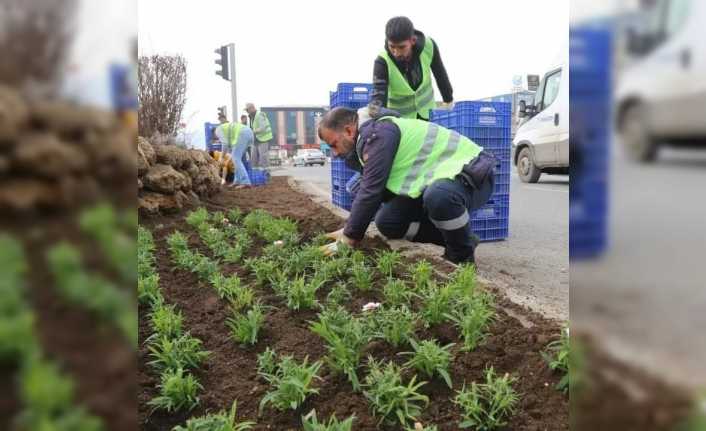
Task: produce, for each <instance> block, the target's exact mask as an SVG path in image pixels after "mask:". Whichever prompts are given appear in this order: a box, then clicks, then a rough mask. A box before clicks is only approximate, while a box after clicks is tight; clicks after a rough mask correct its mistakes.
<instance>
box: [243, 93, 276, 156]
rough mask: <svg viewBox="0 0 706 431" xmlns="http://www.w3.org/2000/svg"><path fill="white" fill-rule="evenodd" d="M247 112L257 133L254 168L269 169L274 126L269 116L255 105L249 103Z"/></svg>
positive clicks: (246, 106) (246, 107) (253, 129)
mask: <svg viewBox="0 0 706 431" xmlns="http://www.w3.org/2000/svg"><path fill="white" fill-rule="evenodd" d="M245 110H246V111H247V113H248V117H250V127H252V131H253V133H255V145H254V148H253V152H252V163H253V167H254V166H257V167H259V168H263V169H264V168H267V167H268V166H269V162H270V142H272V126H270V120H269V119H268V118H267V115H266V114H265V113H264V112H262V111H258V110H257V109H255V105H254V104H252V103H248V104H246V105H245Z"/></svg>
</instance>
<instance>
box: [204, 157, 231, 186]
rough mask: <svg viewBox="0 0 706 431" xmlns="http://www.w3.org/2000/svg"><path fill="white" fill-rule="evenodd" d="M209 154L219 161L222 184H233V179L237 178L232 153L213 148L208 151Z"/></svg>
mask: <svg viewBox="0 0 706 431" xmlns="http://www.w3.org/2000/svg"><path fill="white" fill-rule="evenodd" d="M224 154H225V156H224ZM208 155H209V156H211V158H213V160H215V161H217V162H218V167H219V172H220V175H221V184H225V183H228V184H232V183H233V180H235V165H234V164H233V159H232V158H231V156H230V154H228V153H223V152H221V151H214V150H211V151H209V152H208Z"/></svg>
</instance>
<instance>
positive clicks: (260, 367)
mask: <svg viewBox="0 0 706 431" xmlns="http://www.w3.org/2000/svg"><path fill="white" fill-rule="evenodd" d="M276 369H277V353H275V351H274V350H272V349H270V348H269V347H268V348H266V349H265V351H264V352H262V353H260V354H259V355H257V373H258V374H259V375H261V376H265V375H269V374H273V373H274V372H275V370H276Z"/></svg>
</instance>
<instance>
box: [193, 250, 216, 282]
mask: <svg viewBox="0 0 706 431" xmlns="http://www.w3.org/2000/svg"><path fill="white" fill-rule="evenodd" d="M194 257H195V260H194V262H193V263H192V266H191V272H194V273H196V275H198V277H199V278H200V279H201V280H210V279H211V277H213V276H214V275H215V274H217V273H219V272H220V268H219V267H218V263H216V261H214V260H211V259H209V258H208V257H207V256H204V255H202V254H200V253H198V252H197V253H194Z"/></svg>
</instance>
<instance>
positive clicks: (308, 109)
mask: <svg viewBox="0 0 706 431" xmlns="http://www.w3.org/2000/svg"><path fill="white" fill-rule="evenodd" d="M261 109H262V112H264V113H265V114H266V115H267V118H269V119H270V124H271V125H272V134H273V135H274V138H273V140H272V148H271V150H278V151H279V156H280V158H284V157H292V156H293V155H294V154H296V152H297V150H300V149H303V148H316V149H320V148H321V145H322V141H321V140H320V139H319V134H318V133H317V129H318V126H319V121H321V117H322V115H323V114H324V112H326V109H327V107H326V106H268V107H262V108H261Z"/></svg>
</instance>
